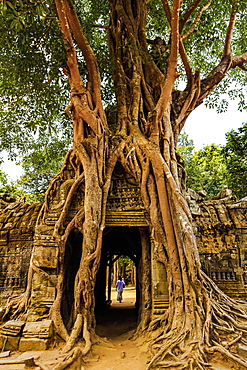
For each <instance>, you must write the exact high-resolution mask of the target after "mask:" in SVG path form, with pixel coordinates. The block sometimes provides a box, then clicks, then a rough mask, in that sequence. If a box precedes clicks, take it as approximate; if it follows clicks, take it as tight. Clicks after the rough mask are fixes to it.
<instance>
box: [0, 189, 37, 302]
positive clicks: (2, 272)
mask: <svg viewBox="0 0 247 370" xmlns="http://www.w3.org/2000/svg"><path fill="white" fill-rule="evenodd" d="M0 199H1V201H0V303H1V302H2V301H6V300H7V299H9V297H10V296H11V295H15V294H20V293H22V292H23V291H24V290H25V288H26V281H27V273H28V267H29V263H30V256H31V252H32V246H33V236H34V228H35V223H36V220H37V217H38V213H39V210H40V208H41V204H28V203H24V202H23V200H22V199H21V200H16V199H15V198H9V197H7V196H6V195H4V196H3V195H2V196H1V197H0Z"/></svg>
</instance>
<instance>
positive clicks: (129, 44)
mask: <svg viewBox="0 0 247 370" xmlns="http://www.w3.org/2000/svg"><path fill="white" fill-rule="evenodd" d="M55 4H56V9H57V14H58V18H59V21H60V28H61V32H62V35H63V39H64V47H65V51H66V56H67V67H66V68H64V73H65V74H66V75H67V77H68V81H69V84H70V88H71V93H70V105H69V106H68V107H67V108H66V112H67V114H68V115H69V116H70V118H71V120H72V122H73V132H74V137H73V148H72V149H71V151H70V152H69V153H68V155H67V157H66V159H65V163H64V167H63V169H62V170H61V173H60V174H59V175H57V177H55V178H54V179H53V180H52V182H51V184H50V187H49V189H48V191H47V195H46V201H45V204H44V206H43V209H42V213H41V214H40V217H39V221H38V224H37V227H41V226H42V224H43V223H44V222H45V219H46V215H47V214H48V211H49V207H50V201H51V199H52V192H53V191H54V187H55V186H56V184H57V183H58V182H59V181H61V179H62V176H63V172H64V169H65V168H66V166H67V165H68V164H72V165H73V171H74V172H73V173H74V181H73V184H72V186H71V187H70V190H69V192H68V195H67V197H66V199H65V203H64V206H63V211H62V212H61V215H60V218H59V220H58V222H57V224H56V227H55V229H54V233H53V236H54V237H55V238H56V240H57V243H58V245H59V261H60V265H59V266H60V269H59V274H58V277H57V280H56V281H53V284H54V285H55V287H56V291H57V295H56V299H55V302H54V304H53V306H52V308H51V312H50V316H51V318H52V319H53V321H54V323H55V328H56V330H57V332H58V334H59V335H60V336H61V337H62V338H63V339H64V340H65V341H66V345H65V349H64V351H65V352H68V351H70V350H72V349H73V347H74V346H75V344H76V341H77V339H78V337H80V336H81V333H82V336H83V338H84V339H85V348H84V350H83V353H82V354H86V353H88V351H89V350H90V348H91V334H92V333H93V331H94V327H95V322H94V311H93V310H94V285H95V281H96V273H97V271H98V268H99V263H100V256H101V246H102V235H103V230H104V225H105V215H106V201H107V196H108V192H109V187H110V183H111V176H112V173H113V169H114V167H115V165H116V163H117V161H118V162H120V163H121V164H122V166H123V167H124V168H125V169H126V171H127V172H128V173H131V174H132V176H133V177H134V178H135V180H136V181H137V182H138V184H139V186H140V190H141V196H142V201H143V204H144V206H145V208H146V211H147V212H148V214H149V216H150V223H151V225H150V227H151V230H152V235H153V237H154V242H155V249H156V251H157V255H158V256H159V260H160V261H161V262H162V263H163V264H164V265H165V267H166V271H167V276H168V282H169V299H170V301H169V309H168V310H167V311H166V312H165V314H164V315H163V316H162V317H161V318H159V319H157V320H155V321H152V322H146V323H145V325H143V323H141V324H140V325H139V333H140V332H143V331H144V332H145V333H150V332H152V338H153V339H152V349H153V353H154V355H153V358H152V360H151V362H150V364H149V365H148V368H149V369H152V368H169V369H207V368H208V366H209V362H210V356H211V355H212V354H213V353H215V352H217V353H221V354H222V355H223V356H225V357H226V358H227V357H228V358H231V359H233V360H234V361H236V362H238V363H239V364H240V365H241V366H243V367H245V368H247V362H246V361H245V360H244V359H241V358H240V357H239V356H237V355H236V354H234V353H232V352H231V346H232V345H233V344H236V342H237V341H241V340H243V341H244V342H246V340H247V339H246V338H245V337H246V331H247V320H246V308H245V307H244V306H243V305H240V304H239V303H237V302H235V301H233V300H232V299H230V298H228V297H227V296H225V295H224V294H223V293H222V292H221V291H220V290H219V289H218V288H217V287H216V286H215V284H214V283H213V282H212V281H210V279H209V278H208V277H207V276H205V275H204V274H203V273H202V271H201V268H200V261H199V254H198V249H197V246H196V241H195V236H194V234H193V230H192V219H191V215H190V211H189V208H188V205H187V203H186V200H185V197H184V189H183V187H182V185H181V183H180V178H179V170H180V168H179V167H180V164H179V162H178V157H177V154H176V143H177V140H178V135H179V133H180V132H181V130H182V128H183V126H184V124H185V121H186V119H187V117H188V116H189V114H190V113H191V111H193V109H195V108H196V107H197V106H198V105H200V104H201V103H202V101H203V99H204V98H205V97H206V96H208V95H209V94H210V93H211V92H212V91H213V90H214V88H215V87H216V86H217V84H218V83H219V82H220V81H221V80H222V79H223V78H224V77H225V75H226V74H227V72H228V71H229V70H230V69H231V68H235V67H240V68H242V69H244V70H245V67H244V63H245V62H246V60H247V53H244V54H242V55H238V56H231V54H230V44H231V36H232V32H233V30H234V19H235V14H236V8H235V6H236V4H235V5H234V6H233V9H232V13H231V16H230V20H229V26H228V30H227V33H226V38H225V44H224V48H223V55H222V59H221V61H220V63H219V64H218V65H217V66H216V67H215V68H214V69H213V70H212V71H211V72H210V73H209V74H208V76H207V77H206V78H204V79H201V78H200V73H199V72H198V71H197V72H195V73H194V72H193V71H192V68H191V66H190V62H189V58H188V56H187V54H186V50H185V46H184V40H185V39H186V38H187V37H188V36H189V35H190V33H192V32H193V31H194V29H195V28H196V24H197V22H199V20H200V17H201V14H203V12H204V11H206V9H207V7H208V6H210V2H208V3H205V2H202V1H198V0H196V1H193V2H191V5H190V6H188V8H187V10H185V11H184V14H183V15H181V1H180V0H174V1H173V4H172V5H170V2H168V1H166V0H163V1H162V4H163V10H164V17H166V18H167V20H168V22H169V24H170V31H171V32H170V37H169V45H168V50H169V53H168V56H167V59H166V60H165V67H164V68H159V67H158V65H157V63H156V61H155V58H154V57H153V56H152V52H151V48H150V45H152V48H159V45H160V44H159V42H162V40H158V39H155V40H151V41H150V40H147V36H146V33H145V32H146V31H145V29H146V16H147V9H146V1H144V0H109V6H110V24H109V27H108V40H109V51H110V57H111V60H112V61H113V64H114V67H113V81H114V88H115V96H116V101H117V108H116V109H117V129H116V130H114V131H113V130H111V127H110V126H108V122H107V119H106V115H105V112H104V109H103V103H102V99H101V92H100V84H101V82H100V75H99V71H98V66H97V60H96V58H95V55H94V52H93V50H92V48H91V47H90V45H89V44H88V42H87V40H86V37H85V35H84V33H83V30H82V28H81V25H80V22H79V20H78V18H77V15H76V12H75V10H74V8H73V5H72V2H71V1H70V0H55ZM195 12H196V16H194V14H195ZM192 14H193V16H194V23H192V26H191V28H189V29H188V28H187V29H186V32H184V29H185V25H186V24H187V22H188V20H189V19H190V17H192ZM75 44H76V45H77V47H79V49H80V50H81V51H82V53H83V56H84V58H85V62H86V65H87V70H88V83H87V85H85V84H84V83H83V81H82V78H81V76H80V73H79V68H78V63H77V56H76V49H75ZM179 58H180V59H181V60H182V63H183V66H184V69H185V71H186V76H187V86H186V88H185V90H184V91H179V90H176V89H175V88H174V84H175V82H176V80H177V78H178V75H179V73H178V59H179ZM79 187H80V188H82V189H83V191H84V202H83V205H82V207H81V209H80V211H79V212H78V213H77V214H76V216H75V217H74V219H73V220H72V221H71V222H70V223H69V224H68V225H67V226H65V218H66V212H67V211H68V209H69V206H70V203H71V200H72V197H73V194H74V193H75V191H76V190H77V189H78V188H79ZM75 228H77V229H79V230H80V231H81V232H82V234H83V247H82V256H81V261H80V267H79V269H78V272H77V275H76V279H75V287H74V292H75V294H74V305H73V310H72V313H71V321H70V323H71V327H70V330H68V327H66V325H65V323H64V322H63V318H62V314H61V304H62V295H63V289H64V271H65V266H66V260H65V259H64V255H65V245H66V242H67V239H68V236H69V234H70V232H71V230H73V229H75ZM30 269H31V271H36V272H37V273H42V272H41V271H39V270H38V269H37V268H35V266H34V265H32V264H31V267H30ZM46 278H47V279H51V278H50V277H46ZM29 281H30V280H29ZM30 289H31V284H29V285H28V289H27V292H26V294H25V297H24V299H23V301H22V305H21V306H19V308H20V309H23V307H24V306H25V304H26V302H27V299H28V296H29V293H30ZM229 334H230V336H229ZM233 334H235V335H236V336H235V337H234V338H233V336H232V335H233ZM226 337H229V339H227V340H226V339H225V338H226Z"/></svg>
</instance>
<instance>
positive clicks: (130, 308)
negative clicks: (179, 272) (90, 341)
mask: <svg viewBox="0 0 247 370" xmlns="http://www.w3.org/2000/svg"><path fill="white" fill-rule="evenodd" d="M135 295H136V293H135V289H134V288H132V287H126V288H125V290H124V292H123V301H122V303H119V302H117V300H116V297H117V293H116V291H115V290H112V304H111V306H110V307H109V308H108V309H107V310H105V311H104V312H102V313H100V314H99V315H97V327H96V333H97V334H98V335H99V336H100V337H102V338H104V340H105V341H102V342H101V343H98V344H95V345H94V346H93V348H92V353H91V354H90V355H88V356H87V357H86V358H85V364H84V365H83V366H84V368H85V370H89V369H90V370H92V369H94V370H120V369H121V370H122V369H125V370H133V369H135V370H144V369H146V368H147V363H148V352H147V348H146V346H145V345H143V343H142V341H141V340H140V341H138V340H137V341H133V340H132V339H131V336H132V334H133V331H134V329H135V328H136V321H137V316H136V315H137V313H136V309H135Z"/></svg>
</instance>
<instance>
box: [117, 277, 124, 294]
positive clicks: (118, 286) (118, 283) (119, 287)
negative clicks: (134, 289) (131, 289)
mask: <svg viewBox="0 0 247 370" xmlns="http://www.w3.org/2000/svg"><path fill="white" fill-rule="evenodd" d="M116 286H117V289H118V290H120V292H122V291H123V288H124V282H123V281H122V280H118V281H117V283H116Z"/></svg>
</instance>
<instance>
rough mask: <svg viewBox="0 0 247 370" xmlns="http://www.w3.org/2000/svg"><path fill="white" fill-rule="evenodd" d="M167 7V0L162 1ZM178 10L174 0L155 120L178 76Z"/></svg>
mask: <svg viewBox="0 0 247 370" xmlns="http://www.w3.org/2000/svg"><path fill="white" fill-rule="evenodd" d="M162 3H163V5H165V9H167V6H168V4H167V1H164V0H163V1H162ZM179 10H180V0H174V2H173V9H172V14H171V53H170V55H169V58H168V67H167V73H166V78H165V82H164V84H163V86H162V91H161V95H160V98H159V101H158V103H157V105H156V108H155V109H156V112H157V114H156V120H157V121H158V122H159V121H160V120H161V117H162V116H163V114H164V112H165V111H166V110H167V108H168V104H169V102H170V99H171V93H172V89H173V85H174V82H175V80H176V78H177V76H178V74H177V70H176V68H177V60H178V49H179V24H178V22H179Z"/></svg>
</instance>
